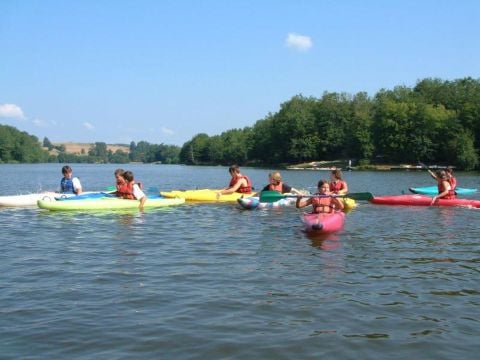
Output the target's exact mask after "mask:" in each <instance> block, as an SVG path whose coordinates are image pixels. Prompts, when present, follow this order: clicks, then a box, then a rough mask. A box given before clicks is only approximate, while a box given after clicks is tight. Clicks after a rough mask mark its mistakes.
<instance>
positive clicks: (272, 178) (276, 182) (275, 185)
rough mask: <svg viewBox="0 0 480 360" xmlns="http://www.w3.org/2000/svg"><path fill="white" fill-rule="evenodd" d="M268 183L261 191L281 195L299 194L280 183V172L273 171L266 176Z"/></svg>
mask: <svg viewBox="0 0 480 360" xmlns="http://www.w3.org/2000/svg"><path fill="white" fill-rule="evenodd" d="M268 182H269V184H268V185H266V186H265V187H264V188H263V189H262V191H278V192H279V193H281V194H285V193H291V194H301V192H300V191H298V190H297V189H295V188H293V187H291V186H289V185H287V184H285V183H284V182H283V181H282V175H280V172H278V171H274V172H272V173H270V174H268Z"/></svg>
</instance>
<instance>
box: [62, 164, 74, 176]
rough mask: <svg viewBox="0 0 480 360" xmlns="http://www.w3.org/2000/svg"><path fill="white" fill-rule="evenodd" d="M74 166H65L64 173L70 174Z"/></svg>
mask: <svg viewBox="0 0 480 360" xmlns="http://www.w3.org/2000/svg"><path fill="white" fill-rule="evenodd" d="M72 171H73V170H72V168H71V167H70V166H68V165H65V166H64V167H62V174H63V175H65V174H68V173H70V172H72Z"/></svg>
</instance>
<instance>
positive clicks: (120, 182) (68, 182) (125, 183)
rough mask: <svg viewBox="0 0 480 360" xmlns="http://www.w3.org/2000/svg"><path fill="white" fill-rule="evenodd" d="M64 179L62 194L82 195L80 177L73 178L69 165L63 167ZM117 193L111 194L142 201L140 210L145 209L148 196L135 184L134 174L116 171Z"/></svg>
mask: <svg viewBox="0 0 480 360" xmlns="http://www.w3.org/2000/svg"><path fill="white" fill-rule="evenodd" d="M62 175H63V178H62V179H61V180H60V192H61V193H63V194H75V195H80V194H81V193H82V184H81V183H80V179H79V178H78V177H74V176H73V169H72V168H71V166H69V165H65V166H63V167H62ZM114 176H115V182H116V184H115V187H116V189H115V191H113V192H110V194H111V195H116V196H118V197H120V198H123V199H131V200H140V204H139V208H140V209H143V206H144V204H145V201H146V200H147V196H146V195H145V193H144V192H143V190H142V184H141V183H138V182H135V178H134V175H133V172H131V171H129V170H127V171H125V170H123V169H116V170H115V172H114Z"/></svg>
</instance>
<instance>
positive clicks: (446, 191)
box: [431, 170, 457, 205]
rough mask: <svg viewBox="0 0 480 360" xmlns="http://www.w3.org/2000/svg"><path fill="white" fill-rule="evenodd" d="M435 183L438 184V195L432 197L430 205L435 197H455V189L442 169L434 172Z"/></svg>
mask: <svg viewBox="0 0 480 360" xmlns="http://www.w3.org/2000/svg"><path fill="white" fill-rule="evenodd" d="M436 178H437V185H438V195H436V196H434V197H433V198H432V203H431V204H432V205H433V204H434V203H435V201H437V199H455V198H456V197H457V196H456V195H455V190H453V188H452V185H450V182H449V179H448V175H447V173H446V172H445V171H444V170H439V171H437V173H436Z"/></svg>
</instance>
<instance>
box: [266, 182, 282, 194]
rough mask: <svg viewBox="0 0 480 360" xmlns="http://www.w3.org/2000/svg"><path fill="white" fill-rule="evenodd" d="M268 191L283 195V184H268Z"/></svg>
mask: <svg viewBox="0 0 480 360" xmlns="http://www.w3.org/2000/svg"><path fill="white" fill-rule="evenodd" d="M268 190H271V191H278V192H279V193H283V182H281V181H280V183H279V184H276V185H274V184H270V185H268Z"/></svg>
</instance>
